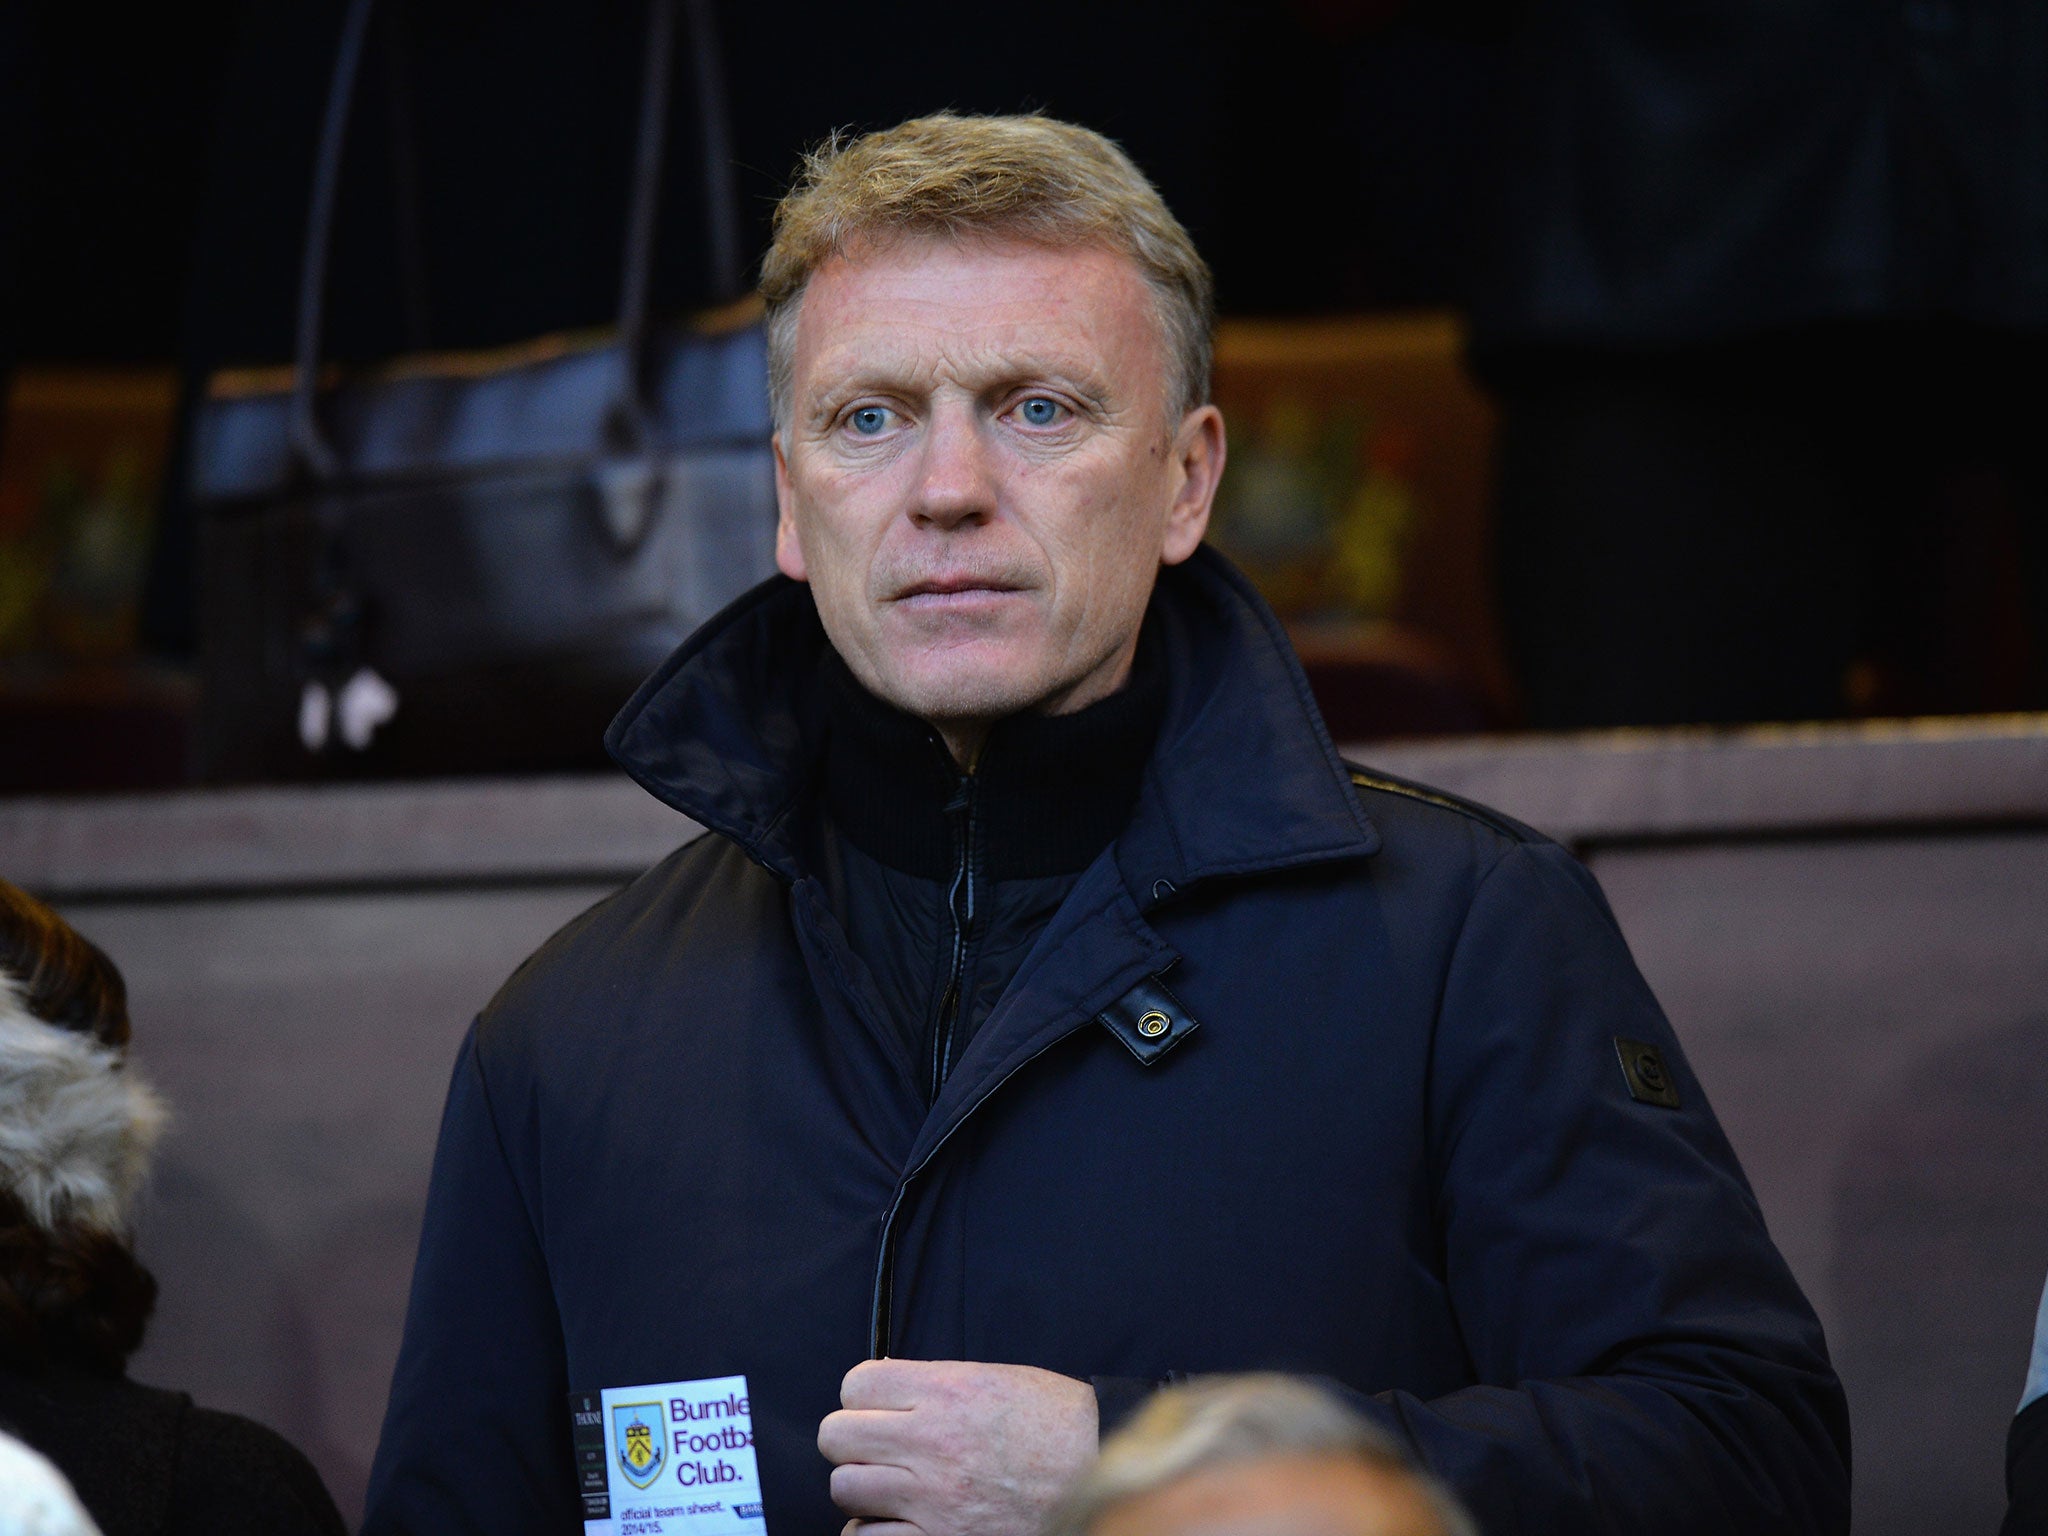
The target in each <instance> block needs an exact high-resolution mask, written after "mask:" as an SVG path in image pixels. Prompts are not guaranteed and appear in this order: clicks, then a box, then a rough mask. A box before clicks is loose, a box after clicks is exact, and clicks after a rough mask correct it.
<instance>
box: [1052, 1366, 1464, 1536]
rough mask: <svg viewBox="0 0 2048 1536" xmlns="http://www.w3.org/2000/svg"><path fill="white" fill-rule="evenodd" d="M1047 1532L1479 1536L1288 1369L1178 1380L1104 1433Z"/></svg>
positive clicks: (1386, 1440) (1367, 1429) (1408, 1468)
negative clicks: (1094, 1459)
mask: <svg viewBox="0 0 2048 1536" xmlns="http://www.w3.org/2000/svg"><path fill="white" fill-rule="evenodd" d="M1046 1536H1478V1527H1476V1526H1475V1525H1473V1523H1472V1517H1471V1516H1470V1515H1468V1514H1466V1513H1465V1511H1464V1509H1463V1508H1461V1507H1460V1506H1459V1504H1458V1502H1457V1501H1456V1500H1455V1499H1453V1498H1452V1497H1451V1495H1450V1494H1449V1493H1448V1492H1447V1491H1446V1490H1445V1489H1444V1488H1443V1487H1442V1486H1441V1485H1440V1484H1438V1483H1437V1482H1436V1481H1435V1480H1434V1479H1433V1478H1430V1477H1427V1476H1425V1475H1424V1474H1422V1473H1420V1472H1418V1471H1417V1470H1416V1469H1415V1466H1414V1464H1413V1462H1412V1461H1410V1459H1409V1458H1408V1457H1407V1456H1406V1455H1405V1454H1403V1453H1402V1451H1401V1449H1400V1447H1399V1446H1398V1445H1397V1444H1396V1443H1395V1442H1394V1440H1393V1439H1392V1438H1390V1437H1389V1436H1388V1435H1387V1434H1385V1433H1384V1432H1383V1431H1381V1430H1379V1429H1377V1428H1375V1427H1374V1426H1373V1425H1372V1424H1371V1423H1369V1422H1368V1421H1367V1420H1365V1419H1364V1418H1362V1417H1360V1416H1359V1415H1358V1414H1356V1413H1354V1412H1353V1411H1352V1410H1351V1409H1349V1408H1348V1407H1346V1406H1345V1405H1344V1403H1343V1402H1342V1400H1341V1399H1339V1398H1337V1397H1336V1396H1334V1395H1333V1394H1331V1393H1329V1392H1327V1391H1324V1390H1322V1389H1320V1388H1318V1387H1315V1386H1312V1385H1310V1384H1309V1383H1307V1382H1304V1381H1300V1380H1296V1379H1295V1378H1292V1377H1288V1376H1274V1375H1250V1376H1236V1377H1230V1376H1221V1377H1212V1378H1209V1379H1206V1380H1201V1381H1194V1382H1189V1383H1186V1384H1184V1385H1180V1386H1173V1387H1168V1388H1166V1389H1165V1390H1164V1391H1162V1392H1160V1393H1159V1394H1158V1395H1156V1396H1155V1397H1153V1398H1152V1399H1151V1400H1150V1401H1149V1402H1147V1403H1146V1404H1145V1406H1144V1407H1143V1408H1142V1409H1140V1410H1139V1411H1138V1413H1137V1414H1136V1415H1135V1416H1133V1417H1132V1419H1131V1420H1130V1422H1129V1423H1128V1424H1126V1425H1125V1426H1124V1427H1123V1428H1122V1429H1120V1430H1118V1431H1117V1432H1116V1433H1115V1434H1114V1435H1112V1436H1110V1437H1109V1439H1107V1440H1106V1441H1104V1442H1103V1446H1102V1455H1101V1457H1100V1459H1099V1460H1097V1462H1096V1463H1095V1465H1094V1466H1093V1467H1092V1468H1090V1469H1089V1471H1088V1473H1087V1474H1086V1475H1085V1476H1084V1477H1083V1478H1082V1479H1081V1481H1080V1482H1079V1483H1077V1484H1076V1485H1075V1486H1074V1487H1073V1488H1072V1489H1071V1490H1070V1491H1069V1492H1068V1494H1067V1496H1066V1498H1065V1499H1064V1500H1063V1501H1062V1503H1061V1506H1060V1508H1059V1509H1058V1510H1057V1511H1055V1513H1054V1515H1053V1518H1052V1520H1051V1521H1050V1522H1049V1523H1048V1524H1047V1526H1046Z"/></svg>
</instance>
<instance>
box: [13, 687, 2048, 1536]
mask: <svg viewBox="0 0 2048 1536" xmlns="http://www.w3.org/2000/svg"><path fill="white" fill-rule="evenodd" d="M1368 755H1369V756H1370V757H1371V759H1372V760H1373V761H1374V762H1375V763H1376V764H1377V765H1378V766H1381V767H1384V768H1387V769H1389V770H1391V771H1394V772H1397V773H1405V774H1410V775H1412V776H1416V777H1420V778H1424V779H1427V780H1430V781H1432V782H1435V783H1438V784H1441V785H1443V786H1444V787H1446V788H1450V789H1453V790H1456V791H1459V792H1467V793H1474V794H1476V795H1478V796H1479V797H1480V798H1484V799H1487V800H1489V801H1490V802H1492V803H1494V804H1496V805H1499V806H1500V807H1501V808H1502V809H1505V810H1507V811H1509V812H1510V813H1512V814H1516V815H1520V816H1522V817H1524V818H1525V819H1527V820H1530V821H1532V822H1533V823H1534V824H1536V825H1538V826H1539V827H1543V828H1545V829H1546V830H1550V831H1552V832H1554V833H1556V834H1558V835H1560V836H1562V837H1563V838H1564V839H1565V840H1567V841H1569V842H1571V843H1572V844H1573V845H1574V846H1575V847H1577V848H1578V849H1579V850H1580V851H1581V853H1582V855H1583V856H1585V857H1586V858H1587V859H1588V861H1589V863H1590V864H1591V865H1592V867H1593V869H1594V870H1595V872H1596V873H1597V874H1598V875H1599V877H1600V879H1601V882H1602V884H1603V886H1604V887H1605V888H1606V890H1607V891H1608V894H1609V897H1610V899H1611V900H1612V902H1613V904H1614V906H1615V909H1616V913H1617V915H1618V917H1619V919H1620V921H1621V923H1622V926H1623V928H1624V930H1625V931H1626V933H1627V934H1628V937H1629V940H1630V943H1631V945H1632V946H1633V947H1634V949H1635V952H1636V955H1637V958H1638V959H1639V961H1640V962H1641V963H1642V966H1643V968H1644V971H1645V972H1646V974H1647V975H1648V976H1649V978H1650V980H1651V982H1652V983H1653V984H1654V985H1655V986H1656V988H1657V990H1658V994H1659V996H1660V997H1661V998H1662V999H1663V1001H1664V1003H1665V1006H1666V1008H1667V1010H1668V1011H1669V1013H1670V1014H1671V1017H1672V1020H1673V1023H1674V1024H1675V1026H1676V1027H1677V1029H1678V1032H1679V1035H1680V1037H1681V1038H1682V1039H1683V1040H1684V1041H1685V1043H1686V1047H1687V1050H1688V1052H1689V1053H1690V1055H1691V1056H1692V1058H1693V1060H1694V1063H1695V1066H1696V1067H1697V1068H1698V1070H1699V1072H1700V1075H1701V1077H1702V1079H1703V1080H1704V1081H1705V1082H1706V1084H1707V1086H1708V1089H1709V1091H1710V1093H1711V1094H1712V1096H1713V1098H1714V1101H1715V1104H1716V1106H1717V1108H1718V1109H1719V1111H1720V1113H1721V1116H1722V1119H1723V1121H1724V1122H1725V1123H1726V1125H1727V1127H1728V1129H1729V1133H1730V1136H1731V1138H1732V1139H1733V1140H1734V1142H1735V1144H1736V1147H1737V1150H1738V1151H1739V1152H1740V1153H1741V1155H1742V1157H1743V1159H1744V1162H1745V1165H1746V1166H1747V1168H1748V1169H1749V1172H1750V1175H1751V1178H1752V1181H1753V1182H1754V1183H1755V1185H1756V1188H1757V1191H1758V1195H1759V1198H1760V1199H1761V1201H1762V1203H1763V1205H1764V1209H1765V1212H1766V1215H1767V1217H1768V1218H1769V1220H1770V1222H1771V1226H1772V1230H1773V1232H1774V1233H1775V1234H1776V1235H1777V1237H1778V1240H1779V1242H1780V1244H1781V1245H1782V1246H1783V1247H1784V1249H1785V1251H1786V1254H1787V1256H1788V1258H1789V1259H1790V1260H1791V1262H1792V1264H1793V1266H1794V1268H1795V1270H1796V1271H1797V1272H1798V1274H1799V1276H1800V1278H1801V1280H1802V1282H1803V1283H1804V1284H1805V1286H1806V1287H1807V1289H1808V1292H1809V1294H1810V1295H1812V1297H1813V1298H1814V1301H1815V1304H1816V1306H1817V1307H1818V1308H1819V1310H1820V1311H1821V1314H1822V1318H1823V1321H1824V1322H1825V1323H1826V1325H1827V1327H1828V1331H1829V1338H1830V1340H1831V1343H1832V1345H1833V1347H1834V1349H1835V1351H1836V1354H1837V1358H1838V1362H1839V1364H1840V1366H1841V1369H1842V1373H1843V1376H1844V1379H1845V1381H1846V1382H1847V1384H1848V1386H1849V1390H1850V1394H1851V1402H1852V1409H1853V1411H1854V1414H1855V1419H1856V1435H1857V1475H1858V1493H1857V1502H1858V1518H1857V1529H1858V1531H1859V1532H1862V1533H1865V1536H1905V1533H1907V1532H1913V1533H1916V1536H1917V1533H1920V1532H1925V1531H1928V1530H1936V1529H1939V1530H1969V1529H1980V1530H1987V1531H1988V1530H1990V1529H1992V1528H1993V1527H1994V1526H1995V1523H1996V1519H1997V1514H1998V1511H1999V1509H2000V1508H2001V1507H2002V1494H2001V1492H2000V1486H1999V1484H2000V1467H2001V1455H2002V1446H2003V1435H2004V1427H2005V1421H2006V1419H2007V1418H2008V1417H2009V1415H2010V1413H2011V1410H2012V1406H2013V1400H2014V1398H2015V1396H2016V1394H2017V1392H2018V1390H2019V1383H2020V1379H2021V1375H2022V1373H2023V1369H2024V1359H2025V1354H2026V1345H2027V1337H2028V1331H2029V1328H2030V1326H2031V1322H2032V1316H2033V1308H2034V1302H2035V1299H2036V1297H2037V1296H2038V1294H2039V1290H2040V1285H2041V1281H2042V1278H2043V1276H2044V1274H2048V1177H2044V1175H2048V1051H2044V1050H2043V1049H2042V1047H2043V1045H2044V1044H2048V942H2043V936H2044V935H2048V725H2044V724H2043V723H2042V722H2036V721H2008V722H1976V723H1971V724H1968V725H1949V726H1923V727H1916V728H1912V729H1903V730H1893V731H1885V730H1874V731H1870V730H1866V731H1847V730H1833V731H1793V732H1785V731H1777V732H1751V733H1711V734H1675V735H1674V734H1664V735H1641V734H1634V735H1628V736H1614V737H1596V738H1557V739H1523V740H1519V741H1504V742H1490V743H1463V744H1458V745H1455V746H1450V745H1447V746H1441V747H1435V746H1426V745H1424V746H1415V747H1409V748H1403V749H1400V750H1390V749H1389V750H1379V751H1376V752H1373V753H1370V754H1368ZM693 831H694V829H693V828H692V827H691V826H690V825H689V823H687V822H686V821H684V820H683V819H682V818H680V817H678V816H675V815H674V814H673V813H671V812H669V811H667V810H665V809H663V808H662V807H660V806H659V805H656V804H655V803H654V802H653V801H651V800H649V799H648V798H647V797H646V796H644V795H642V794H641V793H640V792H639V791H638V790H636V789H634V788H633V787H632V786H631V785H628V784H626V783H624V782H623V781H619V780H614V779H593V780H579V781H541V782H535V783H527V784H471V785H432V786H379V787H368V786H365V787H351V788H329V789H321V790H295V791H279V790H254V791H234V792H219V793H210V794H189V795H177V796H165V797H147V798H136V799H120V800H102V801H77V802H62V801H50V800H43V801H13V802H5V801H0V875H5V876H6V877H7V878H11V879H14V880H16V881H18V882H19V883H21V884H23V885H26V886H28V887H30V888H31V889H36V890H39V891H41V892H43V893H45V894H47V895H49V896H50V897H51V898H52V899H54V900H56V901H57V902H58V904H59V905H60V906H61V907H62V908H63V909H64V910H65V911H66V912H67V914H68V915H69V916H70V917H71V918H72V919H73V921H75V922H76V923H77V924H78V925H79V926H80V928H82V929H83V930H84V931H85V932H87V933H88V934H90V935H92V936H93V937H94V938H95V939H97V940H98V941H99V942H100V943H102V944H103V945H105V946H106V948H107V949H108V950H109V952H110V953H112V954H113V955H114V956H115V958H116V959H117V960H118V961H119V962H120V963H121V965H122V966H123V968H124V970H125V971H126V973H127V975H128V978H129V982H130V987H131V993H132V1000H133V1012H134V1016H135V1019H136V1040H137V1045H136V1054H137V1057H138V1059H139V1060H140V1061H141V1062H142V1064H143V1065H144V1067H145V1069H146V1070H148V1071H150V1072H151V1073H152V1074H153V1075H154V1076H155V1077H156V1078H157V1080H158V1081H159V1083H160V1084H161V1085H162V1087H163V1088H164V1090H165V1091H166V1093H167V1095H168V1096H169V1097H170V1099H171V1100H172V1102H173V1105H174V1107H175V1109H176V1112H177V1116H178V1121H177V1128H176V1130H175V1131H174V1133H173V1135H172V1136H171V1138H170V1139H169V1140H168V1142H167V1143H166V1146H165V1150H164V1154H163V1158H162V1162H161V1166H160V1171H159V1176H158V1178H157V1180H156V1183H155V1187H154V1191H153V1193H152V1195H151V1198H150V1204H149V1207H148V1209H147V1211H146V1213H145V1216H144V1219H143V1223H142V1227H141V1231H140V1234H139V1246H140V1248H141V1250H142V1252H143V1254H144V1256H145V1258H146V1259H147V1260H148V1262H150V1263H151V1264H152V1266H153V1267H154V1268H155V1269H156V1271H157V1273H158V1276H159V1279H160V1280H161V1282H162V1284H163V1291H164V1300H163V1303H162V1307H161V1311H160V1314H159V1318H158V1321H157V1323H156V1325H155V1327H154V1329H153V1331H152V1334H151V1338H150V1341H149V1343H148V1345H147V1346H146V1347H145V1349H144V1351H143V1353H142V1355H141V1356H140V1357H138V1360H137V1362H136V1374H137V1375H139V1376H141V1377H143V1378H144V1379H147V1380H154V1381H161V1382H164V1383H166V1384H170V1385H176V1386H182V1387H184V1388H186V1389H188V1390H190V1391H192V1392H194V1393H195V1394H196V1395H197V1396H198V1397H199V1398H200V1400H201V1401H203V1402H208V1403H211V1404H214V1405H217V1406H221V1407H226V1408H233V1409H237V1410H239V1411H242V1412H246V1413H250V1414H252V1415H254V1416H256V1417H259V1418H262V1419H264V1420H266V1421H267V1422H270V1423H272V1424H274V1425H276V1426H277V1427H278V1428H279V1429H281V1430H283V1431H284V1432H285V1433H286V1434H288V1435H290V1436H292V1437H293V1438H294V1439H296V1440H297V1441H299V1443H301V1444H302V1445H304V1446H305V1447H306V1448H307V1449H308V1451H309V1452H310V1453H312V1454H313V1456H314V1457H315V1459H316V1461H317V1462H318V1463H319V1465H320V1467H321V1469H322V1471H323V1472H324V1473H325V1474H326V1476H327V1478H328V1480H329V1483H330V1486H332V1487H333V1489H334V1491H335V1493H336V1495H337V1497H338V1498H339V1499H340V1501H341V1502H342V1504H343V1505H344V1508H345V1509H347V1510H349V1512H350V1513H351V1515H353V1513H354V1512H355V1511H356V1510H357V1509H358V1508H359V1507H360V1501H361V1493H362V1482H363V1477H364V1475H365V1472H366V1470H367V1466H368V1461H369V1456H370V1453H371V1451H372V1449H373V1447H374V1444H375V1439H376V1433H377V1426H378V1421H379V1417H380V1415H381V1411H382V1403H383V1396H384V1391H385V1385H386V1382H387V1380H388V1377H389V1373H390V1369H391V1363H392V1360H393V1358H394V1356H395V1352H396V1347H397V1334H398V1327H399V1323H400V1320H401V1318H402V1315H403V1308H404V1291H405V1284H406V1277H407V1275H408V1273H409V1271H410V1268H411V1260H412V1252H413V1247H414V1243H415V1239H416V1234H417V1227H418V1221H419V1212H420V1206H421V1201H422V1197H423V1192H424V1182H425V1177H426V1170H427V1166H428V1162H429V1159H430V1157H431V1152H432V1141H433V1134H434V1128H435V1123H436V1120H437V1118H438V1114H439V1109H440V1102H441V1096H442V1093H443V1090H444V1087H445V1084H446V1078H447V1073H448V1068H449V1065H450V1063H451V1061H452V1057H453V1053H454V1050H455V1046H456V1042H457V1041H458V1040H459V1038H460V1035H461V1032H462V1030H463V1029H464V1028H465V1027H466V1025H467V1023H468V1021H469V1019H470V1017H471V1016H472V1015H473V1014H474V1012H475V1011H476V1009H477V1008H478V1007H479V1006H480V1005H481V1004H482V1003H483V1002H484V1001H485V1000H486V999H487V998H488V997H489V995H490V993H491V991H492V989H493V988H494V987H495V986H496V985H497V984H498V982H499V981H500V980H501V979H502V978H503V976H504V975H505V974H506V973H507V972H508V971H509V970H510V969H511V968H512V966H513V965H514V964H516V963H517V961H518V960H519V959H520V958H521V957H522V956H523V955H524V954H525V953H527V952H528V951H529V950H530V949H531V948H532V947H533V946H534V945H535V944H536V943H538V942H539V941H540V940H541V939H542V938H544V937H545V936H546V934H547V933H549V932H550V931H552V930H553V929H554V928H555V927H556V926H558V925H559V924H560V923H561V922H562V921H564V920H565V919H566V918H567V917H569V916H571V915H573V914H574V913H575V912H576V911H578V910H580V909H581V908H582V907H583V906H585V905H587V904H588V903H589V902H590V901H592V900H594V899H596V898H597V897H598V896H599V895H601V894H602V893H603V892H604V891H606V890H608V889H610V888H612V887H613V886H615V885H616V884H617V883H618V882H620V881H621V880H623V879H625V878H627V877H629V876H630V875H631V874H632V873H634V872H636V871H637V870H638V869H639V868H641V867H644V866H645V865H646V864H647V863H650V862H652V861H653V860H654V859H655V858H658V857H659V856H660V855H661V854H663V853H665V852H667V851H668V849H670V848H672V847H673V846H675V845H676V844H677V843H679V842H681V841H682V840H683V839H684V838H685V837H687V836H689V835H691V834H692V832H693Z"/></svg>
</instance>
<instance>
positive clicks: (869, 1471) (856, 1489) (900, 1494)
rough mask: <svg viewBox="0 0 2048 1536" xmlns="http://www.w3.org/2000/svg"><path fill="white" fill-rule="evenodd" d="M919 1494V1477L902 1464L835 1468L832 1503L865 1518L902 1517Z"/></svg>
mask: <svg viewBox="0 0 2048 1536" xmlns="http://www.w3.org/2000/svg"><path fill="white" fill-rule="evenodd" d="M916 1494H917V1478H916V1477H915V1476H913V1475H912V1474H911V1473H909V1472H907V1471H905V1470H904V1469H903V1468H902V1467H877V1466H869V1465H868V1464H866V1463H865V1462H852V1463H849V1464H848V1465H845V1466H838V1467H834V1468H833V1469H832V1502H833V1503H834V1504H837V1505H838V1506H839V1507H840V1508H841V1509H843V1510H845V1511H846V1513H848V1514H849V1515H855V1516H858V1517H860V1518H861V1519H864V1520H901V1519H903V1518H904V1517H905V1516H906V1515H908V1514H909V1513H910V1503H911V1500H912V1499H913V1498H914V1497H915V1496H916Z"/></svg>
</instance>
